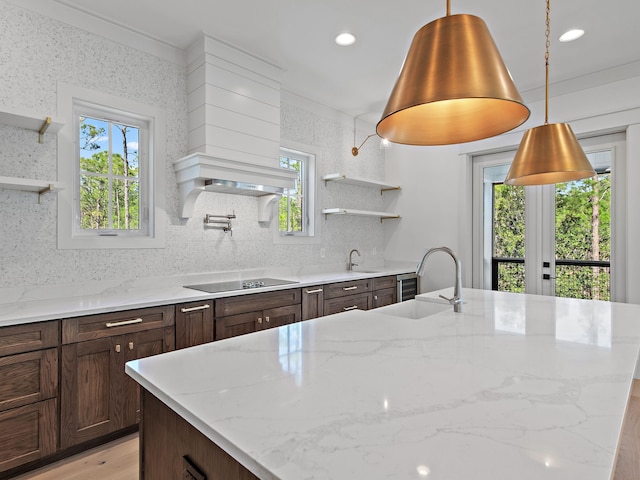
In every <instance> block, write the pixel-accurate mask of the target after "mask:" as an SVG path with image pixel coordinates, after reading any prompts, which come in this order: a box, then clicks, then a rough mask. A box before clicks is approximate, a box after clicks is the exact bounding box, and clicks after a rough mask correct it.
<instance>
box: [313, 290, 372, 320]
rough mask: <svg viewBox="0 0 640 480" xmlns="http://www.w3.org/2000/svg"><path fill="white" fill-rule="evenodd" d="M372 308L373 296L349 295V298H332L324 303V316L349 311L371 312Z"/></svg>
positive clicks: (367, 294) (364, 294)
mask: <svg viewBox="0 0 640 480" xmlns="http://www.w3.org/2000/svg"><path fill="white" fill-rule="evenodd" d="M370 307H371V294H370V293H361V294H360V295H349V296H347V297H337V298H331V299H329V300H325V301H324V314H325V315H332V314H334V313H340V312H348V311H349V310H369V308H370Z"/></svg>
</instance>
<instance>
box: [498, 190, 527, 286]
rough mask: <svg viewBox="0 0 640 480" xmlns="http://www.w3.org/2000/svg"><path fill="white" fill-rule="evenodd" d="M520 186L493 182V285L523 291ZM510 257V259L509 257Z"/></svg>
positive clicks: (523, 222)
mask: <svg viewBox="0 0 640 480" xmlns="http://www.w3.org/2000/svg"><path fill="white" fill-rule="evenodd" d="M524 193H525V190H524V187H521V186H509V185H504V184H494V185H493V259H492V262H493V265H492V272H493V280H492V284H493V288H494V289H495V290H499V291H506V292H518V293H521V292H524V272H525V264H524V245H525V242H524V234H525V230H524V226H525V206H524ZM509 259H510V260H509Z"/></svg>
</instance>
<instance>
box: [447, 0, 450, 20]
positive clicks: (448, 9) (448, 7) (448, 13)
mask: <svg viewBox="0 0 640 480" xmlns="http://www.w3.org/2000/svg"><path fill="white" fill-rule="evenodd" d="M449 15H451V0H447V17H448V16H449Z"/></svg>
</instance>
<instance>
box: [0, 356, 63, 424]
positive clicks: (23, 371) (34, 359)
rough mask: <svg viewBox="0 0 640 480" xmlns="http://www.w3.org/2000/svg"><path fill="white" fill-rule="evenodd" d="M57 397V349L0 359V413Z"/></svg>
mask: <svg viewBox="0 0 640 480" xmlns="http://www.w3.org/2000/svg"><path fill="white" fill-rule="evenodd" d="M57 395H58V349H57V348H50V349H48V350H40V351H37V352H28V353H21V354H18V355H11V356H9V357H2V358H0V411H4V410H8V409H10V408H15V407H20V406H22V405H28V404H30V403H35V402H39V401H41V400H46V399H48V398H53V397H56V396H57Z"/></svg>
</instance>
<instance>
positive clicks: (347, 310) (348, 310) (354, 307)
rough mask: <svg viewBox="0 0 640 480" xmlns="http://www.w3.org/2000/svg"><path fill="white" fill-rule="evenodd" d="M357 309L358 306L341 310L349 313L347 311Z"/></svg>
mask: <svg viewBox="0 0 640 480" xmlns="http://www.w3.org/2000/svg"><path fill="white" fill-rule="evenodd" d="M357 309H358V305H354V306H352V307H344V308H343V309H342V310H344V311H345V312H347V311H349V310H357Z"/></svg>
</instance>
